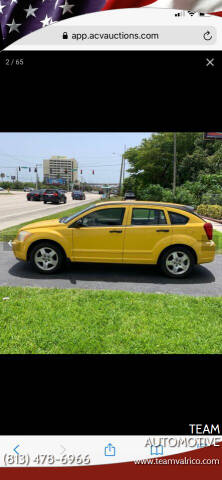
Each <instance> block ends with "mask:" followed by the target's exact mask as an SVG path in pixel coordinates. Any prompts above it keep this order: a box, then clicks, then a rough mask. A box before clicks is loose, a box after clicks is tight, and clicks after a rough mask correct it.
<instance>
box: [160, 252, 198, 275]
mask: <svg viewBox="0 0 222 480" xmlns="http://www.w3.org/2000/svg"><path fill="white" fill-rule="evenodd" d="M159 263H160V268H161V270H162V272H163V273H165V275H167V276H168V277H172V278H185V277H187V276H188V275H189V274H190V273H191V271H192V270H193V267H194V265H195V258H194V255H193V254H192V252H191V251H190V250H189V249H188V248H186V247H182V246H181V247H179V246H178V247H172V248H170V249H168V250H167V251H166V252H165V253H163V255H162V256H161V258H160V262H159Z"/></svg>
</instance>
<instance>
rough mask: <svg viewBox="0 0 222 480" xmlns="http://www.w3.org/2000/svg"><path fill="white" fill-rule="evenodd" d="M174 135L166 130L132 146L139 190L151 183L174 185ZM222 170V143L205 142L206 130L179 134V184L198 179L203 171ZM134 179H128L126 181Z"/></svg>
mask: <svg viewBox="0 0 222 480" xmlns="http://www.w3.org/2000/svg"><path fill="white" fill-rule="evenodd" d="M173 137H174V134H173V133H172V132H163V133H155V134H152V136H151V138H148V139H147V138H145V139H143V140H142V142H141V144H140V145H139V146H137V147H134V148H130V149H128V150H127V151H126V152H125V154H124V157H125V158H126V159H127V160H128V162H129V164H130V168H129V170H128V172H129V173H130V177H129V178H130V179H131V181H132V182H133V183H134V187H135V189H137V188H143V187H145V186H147V185H150V184H159V185H161V186H162V187H165V188H171V187H172V178H173V145H174V138H173ZM221 169H222V144H221V142H219V141H216V140H215V141H205V140H204V139H203V133H195V132H179V133H177V185H182V184H183V183H184V182H186V181H195V180H196V179H197V177H198V175H199V174H201V173H202V174H203V173H208V174H211V173H218V171H220V170H221ZM127 182H128V184H129V182H130V180H128V178H127V179H126V180H125V182H124V189H125V184H126V183H127Z"/></svg>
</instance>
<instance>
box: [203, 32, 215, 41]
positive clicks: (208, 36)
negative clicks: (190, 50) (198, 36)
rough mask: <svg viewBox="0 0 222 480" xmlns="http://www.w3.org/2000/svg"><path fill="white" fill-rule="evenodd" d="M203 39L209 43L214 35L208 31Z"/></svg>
mask: <svg viewBox="0 0 222 480" xmlns="http://www.w3.org/2000/svg"><path fill="white" fill-rule="evenodd" d="M203 38H204V40H206V41H209V40H212V38H213V35H212V34H211V32H210V31H209V30H207V31H206V32H205V33H204V35H203Z"/></svg>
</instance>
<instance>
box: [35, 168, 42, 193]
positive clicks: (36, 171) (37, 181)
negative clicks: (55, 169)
mask: <svg viewBox="0 0 222 480" xmlns="http://www.w3.org/2000/svg"><path fill="white" fill-rule="evenodd" d="M38 167H41V164H39V163H36V166H35V173H36V178H35V186H36V190H38V183H39V178H38Z"/></svg>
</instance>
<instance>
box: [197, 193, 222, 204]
mask: <svg viewBox="0 0 222 480" xmlns="http://www.w3.org/2000/svg"><path fill="white" fill-rule="evenodd" d="M201 203H204V204H206V205H222V193H205V194H204V195H202V200H201Z"/></svg>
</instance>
